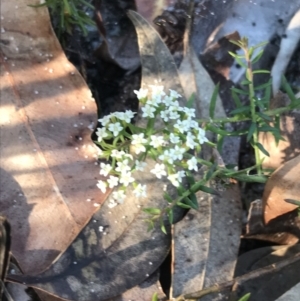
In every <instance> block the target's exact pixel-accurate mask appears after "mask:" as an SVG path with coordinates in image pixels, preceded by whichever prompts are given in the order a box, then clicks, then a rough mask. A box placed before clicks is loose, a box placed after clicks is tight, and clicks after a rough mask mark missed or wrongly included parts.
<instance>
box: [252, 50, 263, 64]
mask: <svg viewBox="0 0 300 301" xmlns="http://www.w3.org/2000/svg"><path fill="white" fill-rule="evenodd" d="M263 53H264V50H263V49H261V50H260V51H259V52H258V54H257V55H256V56H255V57H254V58H253V59H252V60H251V62H252V64H255V63H256V62H257V61H259V60H260V58H261V57H262V55H263Z"/></svg>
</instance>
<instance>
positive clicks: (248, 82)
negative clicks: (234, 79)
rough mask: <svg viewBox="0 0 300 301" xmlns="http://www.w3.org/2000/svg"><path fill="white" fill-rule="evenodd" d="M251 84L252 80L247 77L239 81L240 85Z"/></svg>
mask: <svg viewBox="0 0 300 301" xmlns="http://www.w3.org/2000/svg"><path fill="white" fill-rule="evenodd" d="M250 84H252V82H251V81H250V80H248V79H244V80H243V81H241V85H243V86H246V85H250Z"/></svg>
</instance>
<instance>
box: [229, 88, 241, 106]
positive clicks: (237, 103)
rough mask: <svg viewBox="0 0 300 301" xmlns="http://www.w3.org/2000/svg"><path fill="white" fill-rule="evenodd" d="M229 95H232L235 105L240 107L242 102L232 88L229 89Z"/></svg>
mask: <svg viewBox="0 0 300 301" xmlns="http://www.w3.org/2000/svg"><path fill="white" fill-rule="evenodd" d="M231 95H232V98H233V101H234V103H235V106H236V107H237V108H239V107H241V106H242V102H241V100H240V98H239V96H238V95H237V93H236V92H235V91H234V90H232V89H231Z"/></svg>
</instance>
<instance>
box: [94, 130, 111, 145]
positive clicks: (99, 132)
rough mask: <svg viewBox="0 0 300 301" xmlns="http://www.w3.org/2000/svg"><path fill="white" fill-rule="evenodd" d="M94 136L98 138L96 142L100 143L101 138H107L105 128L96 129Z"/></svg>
mask: <svg viewBox="0 0 300 301" xmlns="http://www.w3.org/2000/svg"><path fill="white" fill-rule="evenodd" d="M96 135H97V136H98V142H101V141H102V140H103V138H106V137H107V136H108V133H107V132H106V128H97V132H96Z"/></svg>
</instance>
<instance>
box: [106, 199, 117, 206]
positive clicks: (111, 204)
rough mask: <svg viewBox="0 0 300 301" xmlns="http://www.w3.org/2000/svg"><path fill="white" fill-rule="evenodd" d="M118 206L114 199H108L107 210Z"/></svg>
mask: <svg viewBox="0 0 300 301" xmlns="http://www.w3.org/2000/svg"><path fill="white" fill-rule="evenodd" d="M117 205H118V203H117V202H116V201H115V200H114V199H110V200H109V203H108V205H107V206H108V208H114V207H116V206H117Z"/></svg>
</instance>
